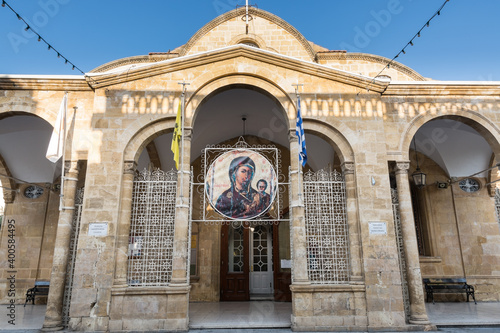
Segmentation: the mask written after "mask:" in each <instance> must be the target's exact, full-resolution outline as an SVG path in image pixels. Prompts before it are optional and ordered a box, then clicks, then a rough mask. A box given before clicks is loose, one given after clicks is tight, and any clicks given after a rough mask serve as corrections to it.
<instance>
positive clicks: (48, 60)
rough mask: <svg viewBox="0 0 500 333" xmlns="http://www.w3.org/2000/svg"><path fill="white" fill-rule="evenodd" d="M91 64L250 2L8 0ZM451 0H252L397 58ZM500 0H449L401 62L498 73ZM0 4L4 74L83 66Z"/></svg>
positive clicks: (441, 75)
mask: <svg viewBox="0 0 500 333" xmlns="http://www.w3.org/2000/svg"><path fill="white" fill-rule="evenodd" d="M5 1H7V3H8V4H9V5H10V6H11V7H12V8H14V10H16V11H17V12H18V13H19V14H20V15H21V16H22V17H23V18H25V19H26V21H28V22H29V23H30V26H31V27H32V28H33V29H34V30H35V31H36V32H38V34H40V35H41V36H42V37H43V38H44V39H45V40H47V41H48V42H49V43H50V44H51V45H52V46H53V47H54V48H55V49H56V50H58V51H59V52H60V53H61V54H62V55H63V56H64V57H66V58H68V59H69V60H70V61H71V62H72V63H74V64H75V65H76V66H77V67H78V68H80V69H81V70H82V71H83V72H89V71H91V70H92V69H94V68H96V67H98V66H100V65H102V64H105V63H107V62H110V61H113V60H116V59H121V58H125V57H130V56H136V55H147V54H148V53H149V52H166V51H168V50H171V49H175V48H176V47H178V46H181V45H183V44H185V43H186V42H187V41H188V40H189V38H190V37H191V36H192V35H194V34H195V33H196V32H197V31H198V30H199V29H200V28H202V27H203V26H204V25H205V24H206V23H208V22H210V21H211V20H213V19H214V18H216V17H217V16H219V15H221V14H223V13H225V12H227V11H229V10H232V9H234V8H235V7H236V6H241V5H245V0H142V1H137V0H135V1H132V0H85V1H81V0H5ZM443 3H444V0H342V1H341V0H309V1H305V0H287V1H285V0H250V1H249V4H250V5H254V6H257V7H258V8H260V9H263V10H266V11H268V12H271V13H272V14H274V15H277V16H278V17H280V18H282V19H283V20H285V21H287V22H288V23H289V24H291V25H292V26H294V27H295V28H296V29H297V30H298V31H299V32H300V33H302V34H303V35H304V37H305V38H306V39H307V40H309V41H312V42H314V43H315V44H318V45H321V46H323V47H326V48H328V49H330V50H347V51H351V52H364V53H370V54H376V55H380V56H384V57H387V58H389V59H392V58H393V57H394V56H395V55H396V54H397V53H399V52H400V51H401V49H402V48H404V47H405V45H406V44H407V43H408V42H409V41H410V40H411V39H412V38H413V37H414V35H415V34H416V33H417V32H418V31H419V30H420V29H421V28H422V27H423V26H424V25H425V24H426V22H427V21H428V20H429V19H430V18H431V17H432V16H433V15H434V13H436V11H437V10H438V8H440V7H441V5H442V4H443ZM499 13H500V1H499V0H450V1H448V2H447V4H446V5H445V7H444V8H443V10H442V11H441V15H439V16H436V17H435V18H434V19H433V20H432V21H431V22H430V24H429V27H425V28H424V29H423V30H422V33H421V37H419V38H416V39H415V40H414V46H408V47H407V48H406V54H404V55H401V56H400V57H399V58H398V61H399V62H401V63H403V64H404V65H407V66H409V67H411V68H412V69H414V70H416V71H417V72H418V73H420V74H421V75H423V76H424V77H428V78H432V79H435V80H459V81H462V80H464V81H500V61H499V60H500V42H499V40H500V20H499V19H498V15H499ZM25 27H26V25H25V24H24V23H23V22H22V21H20V20H18V19H17V17H16V15H15V14H14V13H13V12H12V11H10V9H8V8H7V7H0V74H76V75H80V74H81V73H80V72H79V71H78V70H71V66H70V65H65V64H64V60H63V59H62V58H58V57H57V53H55V52H54V51H53V50H48V48H47V46H46V45H45V44H43V42H38V41H37V37H36V35H34V34H33V33H32V32H31V31H28V32H26V31H25V30H24V29H25Z"/></svg>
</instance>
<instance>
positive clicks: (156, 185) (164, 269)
mask: <svg viewBox="0 0 500 333" xmlns="http://www.w3.org/2000/svg"><path fill="white" fill-rule="evenodd" d="M176 192H177V172H176V171H174V170H172V171H169V172H164V171H162V170H159V169H156V170H153V171H148V170H146V169H144V170H143V171H142V172H140V173H136V176H135V177H134V188H133V193H132V217H131V223H130V237H129V249H128V277H127V279H128V285H129V286H132V287H139V286H165V285H168V283H169V282H170V279H171V277H172V253H173V244H174V221H175V200H176Z"/></svg>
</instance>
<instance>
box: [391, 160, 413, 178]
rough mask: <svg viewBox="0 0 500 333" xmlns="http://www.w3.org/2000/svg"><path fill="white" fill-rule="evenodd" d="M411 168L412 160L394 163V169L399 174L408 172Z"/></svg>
mask: <svg viewBox="0 0 500 333" xmlns="http://www.w3.org/2000/svg"><path fill="white" fill-rule="evenodd" d="M409 170H410V161H396V162H395V163H394V171H395V172H396V175H398V174H408V171H409Z"/></svg>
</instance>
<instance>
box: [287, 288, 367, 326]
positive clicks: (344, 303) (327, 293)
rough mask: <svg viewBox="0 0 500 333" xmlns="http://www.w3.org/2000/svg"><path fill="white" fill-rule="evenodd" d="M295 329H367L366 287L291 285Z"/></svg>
mask: <svg viewBox="0 0 500 333" xmlns="http://www.w3.org/2000/svg"><path fill="white" fill-rule="evenodd" d="M291 289H292V292H293V295H294V297H293V300H292V306H293V315H292V329H293V330H294V331H351V330H366V329H367V327H368V317H367V309H366V299H365V287H364V286H363V285H359V286H340V285H339V286H320V285H308V286H305V285H304V286H298V285H292V286H291Z"/></svg>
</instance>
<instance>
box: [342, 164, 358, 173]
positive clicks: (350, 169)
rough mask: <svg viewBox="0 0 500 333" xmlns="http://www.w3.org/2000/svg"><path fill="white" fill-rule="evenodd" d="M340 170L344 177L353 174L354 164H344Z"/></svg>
mask: <svg viewBox="0 0 500 333" xmlns="http://www.w3.org/2000/svg"><path fill="white" fill-rule="evenodd" d="M341 168H342V173H343V174H344V175H349V174H354V170H355V169H356V167H355V165H354V162H344V163H342V165H341Z"/></svg>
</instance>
